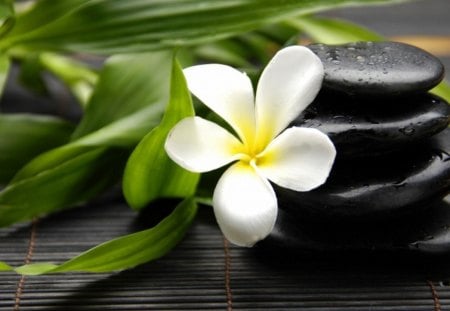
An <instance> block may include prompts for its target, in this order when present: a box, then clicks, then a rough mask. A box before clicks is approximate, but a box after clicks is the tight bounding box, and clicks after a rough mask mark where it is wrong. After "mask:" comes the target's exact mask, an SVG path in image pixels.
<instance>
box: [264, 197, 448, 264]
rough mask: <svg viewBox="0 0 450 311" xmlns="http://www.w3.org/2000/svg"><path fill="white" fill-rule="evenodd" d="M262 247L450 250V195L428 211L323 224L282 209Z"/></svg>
mask: <svg viewBox="0 0 450 311" xmlns="http://www.w3.org/2000/svg"><path fill="white" fill-rule="evenodd" d="M257 247H259V248H265V249H270V251H271V252H273V251H274V250H277V249H278V250H283V249H285V250H286V249H290V250H298V251H301V252H306V253H308V252H313V253H317V252H345V253H348V252H352V251H354V252H374V251H376V252H395V253H396V254H400V253H402V252H406V253H411V252H413V253H421V254H433V255H436V254H449V253H450V196H448V197H447V198H446V199H445V200H443V201H440V202H436V203H433V204H430V206H428V209H426V211H422V212H419V213H416V214H414V215H410V216H407V217H403V218H401V219H394V220H388V221H383V222H375V223H366V222H362V223H353V224H350V225H349V224H348V223H346V222H339V221H336V222H335V223H331V224H330V223H328V224H320V223H314V222H310V221H307V220H305V219H304V218H300V217H299V218H296V217H292V215H291V214H290V213H288V212H286V211H283V210H280V211H279V214H278V218H277V222H276V224H275V227H274V229H273V231H272V233H271V234H270V235H269V236H268V237H267V238H266V239H265V240H263V241H261V242H259V243H258V244H257Z"/></svg>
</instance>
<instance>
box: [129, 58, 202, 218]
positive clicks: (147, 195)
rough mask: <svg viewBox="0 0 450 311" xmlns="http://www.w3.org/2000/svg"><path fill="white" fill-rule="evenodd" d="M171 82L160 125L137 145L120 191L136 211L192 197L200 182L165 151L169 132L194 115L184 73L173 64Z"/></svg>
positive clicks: (197, 176)
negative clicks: (158, 201) (162, 199)
mask: <svg viewBox="0 0 450 311" xmlns="http://www.w3.org/2000/svg"><path fill="white" fill-rule="evenodd" d="M171 80H172V81H171V90H170V102H169V104H168V106H167V109H166V112H165V114H164V118H163V120H162V121H161V124H160V125H159V126H157V127H156V128H155V129H153V130H152V131H151V132H150V133H149V134H147V135H146V136H145V137H144V139H143V140H142V141H141V142H140V143H139V145H138V146H137V147H136V149H135V150H134V151H133V153H132V154H131V156H130V159H129V160H128V163H127V166H126V169H125V174H124V180H123V191H124V195H125V198H126V199H127V201H128V203H129V204H130V205H131V206H132V207H133V208H135V209H140V208H143V207H144V206H145V205H147V204H148V203H149V202H151V201H153V200H154V199H157V198H160V197H189V196H192V195H194V193H195V189H196V186H197V183H198V180H199V174H194V173H191V172H188V171H186V170H184V169H183V168H181V167H179V166H178V165H177V164H175V163H174V162H173V161H172V160H170V159H169V157H168V156H167V154H166V152H165V150H164V143H165V140H166V137H167V134H168V133H169V131H170V130H171V129H172V128H173V127H174V126H175V124H176V123H178V121H180V120H181V119H183V118H185V117H189V116H193V115H194V109H193V107H192V102H191V96H190V94H189V90H188V89H187V85H186V81H185V79H184V76H183V72H182V70H181V68H180V67H179V66H178V64H176V63H175V64H174V66H173V70H172V79H171Z"/></svg>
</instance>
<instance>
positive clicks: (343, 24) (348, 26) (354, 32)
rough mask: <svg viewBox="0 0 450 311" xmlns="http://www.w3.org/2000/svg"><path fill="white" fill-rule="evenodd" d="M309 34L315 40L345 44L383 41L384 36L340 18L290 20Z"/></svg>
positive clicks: (306, 17)
mask: <svg viewBox="0 0 450 311" xmlns="http://www.w3.org/2000/svg"><path fill="white" fill-rule="evenodd" d="M288 24H289V25H291V26H294V27H296V28H297V29H299V30H301V31H303V32H305V33H306V34H308V35H309V36H310V37H311V38H312V39H313V40H314V41H317V42H320V43H325V44H344V43H348V42H356V41H381V40H384V38H383V37H382V36H381V35H379V34H377V33H375V32H373V31H370V30H368V29H366V28H364V27H362V26H359V25H356V24H354V23H351V22H347V21H344V20H339V19H328V18H320V17H313V16H302V17H301V18H296V19H293V20H290V21H289V22H288Z"/></svg>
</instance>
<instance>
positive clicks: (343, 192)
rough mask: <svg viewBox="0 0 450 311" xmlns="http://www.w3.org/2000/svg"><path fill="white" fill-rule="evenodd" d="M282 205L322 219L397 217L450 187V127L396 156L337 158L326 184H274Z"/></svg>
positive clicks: (295, 213)
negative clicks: (302, 188) (298, 187)
mask: <svg viewBox="0 0 450 311" xmlns="http://www.w3.org/2000/svg"><path fill="white" fill-rule="evenodd" d="M274 188H275V192H276V194H277V197H278V204H279V207H280V208H281V209H284V210H286V211H288V212H289V213H290V214H292V215H298V216H299V217H303V218H308V219H312V220H320V221H327V220H328V221H331V222H333V221H336V220H337V219H340V220H351V219H353V220H356V221H360V220H367V219H377V218H379V219H386V218H394V217H399V216H401V215H404V214H407V213H413V212H416V211H417V210H420V209H422V208H425V207H427V206H428V205H429V203H430V202H431V201H435V200H439V199H441V198H442V197H443V196H445V195H446V194H447V193H448V192H449V190H450V129H446V130H445V131H443V132H441V133H440V134H438V135H436V136H434V137H433V138H431V139H430V140H429V141H428V142H427V143H426V144H422V145H417V146H415V147H412V148H410V149H407V150H404V151H403V152H402V153H401V154H396V155H395V156H389V157H380V158H365V159H359V160H351V161H345V160H342V159H340V160H337V161H336V162H335V164H334V166H333V168H332V171H331V174H330V176H329V178H328V180H327V181H326V183H325V184H324V185H322V186H320V187H319V188H317V189H314V190H312V191H309V192H297V191H293V190H290V189H285V188H281V187H278V186H276V185H274Z"/></svg>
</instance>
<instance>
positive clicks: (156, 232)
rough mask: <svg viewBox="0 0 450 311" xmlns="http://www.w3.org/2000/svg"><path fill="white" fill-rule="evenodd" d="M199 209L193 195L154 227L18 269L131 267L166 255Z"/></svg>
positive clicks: (33, 271)
mask: <svg viewBox="0 0 450 311" xmlns="http://www.w3.org/2000/svg"><path fill="white" fill-rule="evenodd" d="M196 213H197V204H196V203H195V201H194V200H193V199H192V198H188V199H185V200H184V201H182V202H181V203H180V204H179V205H178V206H177V207H176V208H175V210H174V211H173V212H172V213H171V214H170V215H169V216H167V217H166V218H165V219H163V220H162V221H161V222H160V223H159V224H158V225H156V226H155V227H153V228H151V229H147V230H144V231H140V232H136V233H133V234H129V235H126V236H123V237H120V238H116V239H114V240H111V241H109V242H106V243H103V244H100V245H98V246H96V247H94V248H92V249H90V250H88V251H86V252H84V253H82V254H80V255H79V256H77V257H75V258H73V259H71V260H69V261H67V262H65V263H63V264H61V265H54V264H51V263H37V264H30V265H25V266H21V267H18V268H17V269H15V270H16V271H17V272H18V273H21V274H31V275H36V274H43V273H60V272H74V271H75V272H97V273H98V272H110V271H116V270H123V269H127V268H132V267H135V266H137V265H140V264H143V263H145V262H148V261H151V260H155V259H157V258H160V257H162V256H164V255H165V254H166V253H167V252H169V251H170V250H171V249H172V248H173V247H174V246H176V245H177V244H178V243H179V242H180V241H181V239H182V238H183V237H184V235H185V233H186V231H187V229H188V228H189V227H190V225H191V223H192V221H193V220H194V218H195V215H196Z"/></svg>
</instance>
